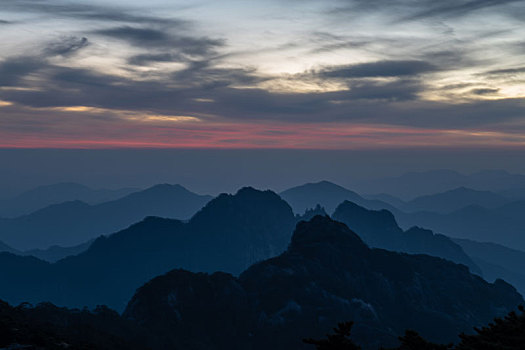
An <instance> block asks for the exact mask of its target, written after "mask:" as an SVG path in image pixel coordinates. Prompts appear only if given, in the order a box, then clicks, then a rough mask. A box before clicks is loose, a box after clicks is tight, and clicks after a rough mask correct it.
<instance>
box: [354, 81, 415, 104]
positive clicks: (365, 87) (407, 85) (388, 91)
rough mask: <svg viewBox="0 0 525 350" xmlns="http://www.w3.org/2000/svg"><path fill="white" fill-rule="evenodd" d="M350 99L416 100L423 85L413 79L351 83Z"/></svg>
mask: <svg viewBox="0 0 525 350" xmlns="http://www.w3.org/2000/svg"><path fill="white" fill-rule="evenodd" d="M350 85H351V89H350V97H351V98H352V99H367V100H389V101H404V100H416V99H417V98H418V94H419V93H420V92H421V91H423V90H424V87H423V85H422V84H421V83H420V82H419V81H415V80H398V81H394V82H388V83H381V82H369V81H367V82H358V83H351V84H350Z"/></svg>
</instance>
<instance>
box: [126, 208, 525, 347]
mask: <svg viewBox="0 0 525 350" xmlns="http://www.w3.org/2000/svg"><path fill="white" fill-rule="evenodd" d="M520 303H523V299H522V297H521V296H520V295H519V294H518V293H517V292H516V290H515V289H514V288H513V287H512V286H510V285H509V284H507V283H505V282H503V281H501V280H497V281H496V282H495V283H493V284H490V283H487V282H485V281H484V280H483V279H481V278H480V277H478V276H475V275H472V274H471V273H469V271H468V269H467V268H466V267H465V266H463V265H457V264H454V263H452V262H449V261H445V260H443V259H439V258H433V257H429V256H426V255H408V254H402V253H394V252H389V251H385V250H382V249H370V248H368V246H367V245H366V244H365V243H364V242H363V241H362V240H361V239H360V238H359V237H358V236H357V235H356V234H355V233H354V232H352V231H351V230H350V229H348V228H347V227H346V226H345V225H344V224H342V223H339V222H336V221H333V220H331V219H330V218H328V217H322V216H316V217H314V218H313V219H312V220H311V221H309V222H301V223H299V224H298V225H297V228H296V230H295V233H294V235H293V238H292V242H291V244H290V246H289V248H288V250H287V251H286V252H285V253H283V254H281V255H280V256H278V257H276V258H272V259H269V260H266V261H263V262H261V263H258V264H255V265H254V266H252V267H250V268H249V269H248V270H246V271H245V272H243V273H242V274H241V275H240V277H239V278H236V277H234V276H232V275H229V274H225V273H214V274H212V275H208V274H204V273H198V274H195V273H190V272H187V271H182V270H174V271H171V272H169V273H167V274H166V275H163V276H160V277H157V278H155V279H153V280H152V281H150V282H149V283H147V284H146V285H145V286H143V287H142V288H140V289H139V290H138V292H137V293H136V294H135V296H134V297H133V298H132V300H131V301H130V303H129V305H128V307H127V309H126V311H125V312H124V317H126V318H128V319H131V320H134V321H136V322H138V323H139V324H140V325H141V326H142V327H144V328H145V329H146V330H147V332H150V333H151V334H154V335H155V336H156V337H157V338H158V339H160V340H161V341H162V342H163V343H164V344H166V348H169V347H173V348H177V347H179V348H187V349H216V350H222V349H268V348H272V349H283V350H284V349H291V348H293V349H297V348H301V347H302V346H303V347H306V346H307V345H306V344H302V343H301V339H303V338H305V337H321V336H323V335H324V334H325V333H326V332H327V331H329V329H330V328H331V327H332V326H333V325H334V324H337V322H340V321H341V320H354V321H355V322H356V326H355V329H354V337H355V339H356V341H358V342H359V343H360V344H366V348H370V349H374V348H377V347H379V346H380V345H387V346H388V345H395V344H396V342H397V337H398V336H399V335H401V334H403V332H404V331H405V330H406V329H415V330H416V331H418V332H420V333H421V335H422V336H424V337H426V338H428V339H429V340H431V341H437V342H451V341H457V340H458V339H457V335H458V334H459V333H461V332H470V331H471V330H472V327H474V326H481V325H483V324H486V323H488V322H489V321H491V320H492V319H493V317H495V316H503V315H505V314H507V313H508V312H510V311H511V310H513V309H515V308H516V307H517V305H519V304H520ZM232 339H234V341H233V340H232Z"/></svg>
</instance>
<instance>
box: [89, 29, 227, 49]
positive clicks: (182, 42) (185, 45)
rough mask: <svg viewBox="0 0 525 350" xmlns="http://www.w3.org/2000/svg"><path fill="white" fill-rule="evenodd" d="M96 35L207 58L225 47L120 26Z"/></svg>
mask: <svg viewBox="0 0 525 350" xmlns="http://www.w3.org/2000/svg"><path fill="white" fill-rule="evenodd" d="M94 33H96V34H99V35H104V36H107V37H111V38H115V39H119V40H123V41H126V42H128V43H129V44H131V45H134V46H138V47H142V48H157V49H173V50H178V51H179V52H181V53H184V54H187V55H196V56H205V55H209V54H212V53H214V52H215V49H217V48H218V47H221V46H223V45H224V41H223V40H220V39H212V38H207V37H191V36H182V35H175V34H171V33H169V32H168V31H167V30H166V29H154V28H139V27H132V26H120V27H114V28H109V29H101V30H97V31H95V32H94Z"/></svg>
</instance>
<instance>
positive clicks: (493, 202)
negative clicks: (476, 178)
mask: <svg viewBox="0 0 525 350" xmlns="http://www.w3.org/2000/svg"><path fill="white" fill-rule="evenodd" d="M391 198H392V197H391ZM391 198H386V197H383V199H384V200H385V201H387V202H388V203H390V204H392V205H393V206H394V207H396V208H397V209H400V210H402V211H405V212H418V211H428V212H435V213H450V212H453V211H456V210H460V209H463V208H465V207H468V206H472V205H476V206H480V207H484V208H497V207H500V206H502V205H504V204H507V203H510V202H511V200H510V199H509V198H507V197H505V196H503V195H499V194H496V193H493V192H490V191H477V190H473V189H470V188H466V187H458V188H455V189H452V190H449V191H445V192H442V193H436V194H431V195H426V196H421V197H417V198H414V199H413V200H411V201H409V202H403V201H401V200H393V201H392V202H389V200H391Z"/></svg>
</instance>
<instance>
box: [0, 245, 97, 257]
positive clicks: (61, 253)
mask: <svg viewBox="0 0 525 350" xmlns="http://www.w3.org/2000/svg"><path fill="white" fill-rule="evenodd" d="M93 241H94V240H90V241H87V242H85V243H82V244H79V245H76V246H72V247H60V246H56V245H55V246H51V247H49V248H47V249H32V250H26V251H20V250H16V249H14V248H11V247H10V246H8V245H7V244H5V243H3V242H0V253H1V252H6V253H11V254H15V255H21V256H33V257H35V258H38V259H41V260H44V261H47V262H57V261H58V260H61V259H63V258H65V257H68V256H72V255H78V254H80V253H82V252H84V251H86V250H87V249H88V248H89V247H90V246H91V243H93Z"/></svg>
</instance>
